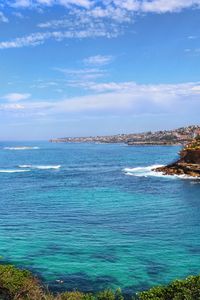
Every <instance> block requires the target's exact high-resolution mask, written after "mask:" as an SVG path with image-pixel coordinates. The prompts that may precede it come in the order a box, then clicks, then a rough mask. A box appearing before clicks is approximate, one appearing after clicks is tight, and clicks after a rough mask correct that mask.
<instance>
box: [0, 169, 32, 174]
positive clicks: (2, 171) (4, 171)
mask: <svg viewBox="0 0 200 300" xmlns="http://www.w3.org/2000/svg"><path fill="white" fill-rule="evenodd" d="M29 171H30V170H3V169H2V170H0V173H22V172H29Z"/></svg>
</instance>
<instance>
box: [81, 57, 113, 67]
mask: <svg viewBox="0 0 200 300" xmlns="http://www.w3.org/2000/svg"><path fill="white" fill-rule="evenodd" d="M112 61H113V56H111V55H95V56H90V57H87V58H85V59H84V60H83V62H84V64H86V65H92V66H105V65H108V64H110V63H111V62H112Z"/></svg>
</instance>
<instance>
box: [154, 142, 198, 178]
mask: <svg viewBox="0 0 200 300" xmlns="http://www.w3.org/2000/svg"><path fill="white" fill-rule="evenodd" d="M154 171H156V172H162V173H163V174H164V175H187V176H191V177H197V178H198V177H199V178H200V139H199V138H198V139H196V140H194V141H193V142H192V143H190V144H188V145H186V146H185V147H184V148H183V150H182V151H181V152H180V159H179V160H178V161H177V162H175V163H172V164H170V165H167V166H164V167H159V168H156V169H154Z"/></svg>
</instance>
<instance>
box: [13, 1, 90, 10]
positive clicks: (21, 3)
mask: <svg viewBox="0 0 200 300" xmlns="http://www.w3.org/2000/svg"><path fill="white" fill-rule="evenodd" d="M8 4H9V5H10V6H12V7H15V8H32V7H42V6H47V7H48V6H53V5H62V6H66V7H67V6H71V5H75V6H80V7H84V8H89V7H90V6H91V5H92V2H91V1H90V0H32V1H31V0H15V1H14V3H13V1H8Z"/></svg>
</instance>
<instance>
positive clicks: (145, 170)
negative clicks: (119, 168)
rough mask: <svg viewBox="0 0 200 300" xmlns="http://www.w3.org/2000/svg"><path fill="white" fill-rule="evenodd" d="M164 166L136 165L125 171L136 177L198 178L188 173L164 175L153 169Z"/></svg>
mask: <svg viewBox="0 0 200 300" xmlns="http://www.w3.org/2000/svg"><path fill="white" fill-rule="evenodd" d="M160 167H163V165H152V166H147V167H136V168H125V169H123V171H124V173H125V174H126V175H128V176H135V177H163V178H171V179H176V178H180V179H193V180H195V179H198V178H195V177H192V176H188V175H164V174H163V173H162V172H156V171H153V170H154V169H156V168H160Z"/></svg>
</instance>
